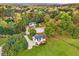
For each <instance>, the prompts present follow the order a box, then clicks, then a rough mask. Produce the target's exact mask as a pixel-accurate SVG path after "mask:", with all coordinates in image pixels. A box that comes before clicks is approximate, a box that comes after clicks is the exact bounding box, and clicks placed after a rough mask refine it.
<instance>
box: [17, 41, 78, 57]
mask: <svg viewBox="0 0 79 59" xmlns="http://www.w3.org/2000/svg"><path fill="white" fill-rule="evenodd" d="M69 41H70V42H69ZM78 47H79V40H78V39H67V40H66V39H65V41H64V40H62V39H61V40H53V39H49V40H48V42H47V44H45V45H41V46H37V47H33V48H32V49H31V50H24V51H20V52H19V53H18V54H17V55H20V56H79V48H78Z"/></svg>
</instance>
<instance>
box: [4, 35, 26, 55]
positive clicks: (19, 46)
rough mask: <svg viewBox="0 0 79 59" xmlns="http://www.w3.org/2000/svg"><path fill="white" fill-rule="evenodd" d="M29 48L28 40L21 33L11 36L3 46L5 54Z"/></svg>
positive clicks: (12, 53) (13, 53)
mask: <svg viewBox="0 0 79 59" xmlns="http://www.w3.org/2000/svg"><path fill="white" fill-rule="evenodd" d="M25 49H27V41H26V39H25V38H24V37H23V36H22V35H21V34H18V35H17V34H16V35H13V36H11V37H10V38H9V39H8V41H7V43H6V44H5V45H4V46H3V55H16V54H17V53H18V52H19V51H22V50H25Z"/></svg>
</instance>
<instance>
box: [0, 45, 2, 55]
mask: <svg viewBox="0 0 79 59" xmlns="http://www.w3.org/2000/svg"><path fill="white" fill-rule="evenodd" d="M1 55H2V46H0V56H1Z"/></svg>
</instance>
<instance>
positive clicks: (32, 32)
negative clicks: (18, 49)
mask: <svg viewBox="0 0 79 59" xmlns="http://www.w3.org/2000/svg"><path fill="white" fill-rule="evenodd" d="M29 32H30V35H29V38H30V39H32V37H33V36H34V35H35V34H36V31H35V30H34V29H30V30H29Z"/></svg>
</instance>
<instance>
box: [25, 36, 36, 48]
mask: <svg viewBox="0 0 79 59" xmlns="http://www.w3.org/2000/svg"><path fill="white" fill-rule="evenodd" d="M24 37H25V39H26V40H27V42H28V49H32V47H33V46H35V43H34V42H33V41H32V40H30V39H29V37H28V35H25V36H24Z"/></svg>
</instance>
